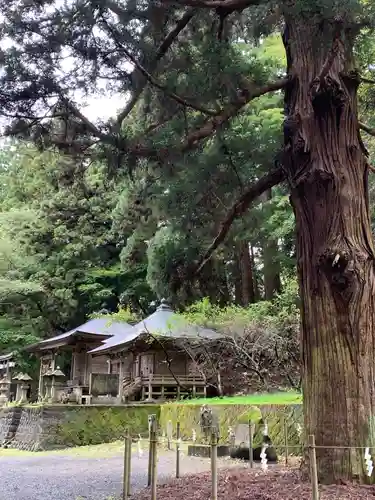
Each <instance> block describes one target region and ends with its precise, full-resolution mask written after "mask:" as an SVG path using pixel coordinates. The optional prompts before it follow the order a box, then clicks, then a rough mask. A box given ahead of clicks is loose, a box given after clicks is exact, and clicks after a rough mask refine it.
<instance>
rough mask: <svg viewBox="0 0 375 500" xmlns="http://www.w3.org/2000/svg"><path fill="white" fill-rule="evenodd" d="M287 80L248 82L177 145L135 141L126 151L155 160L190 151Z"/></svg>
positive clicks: (281, 86) (285, 83)
mask: <svg viewBox="0 0 375 500" xmlns="http://www.w3.org/2000/svg"><path fill="white" fill-rule="evenodd" d="M289 81H290V80H289V78H288V77H285V78H281V79H280V80H276V81H275V82H270V83H266V84H265V85H261V86H259V87H256V86H255V85H254V84H252V83H250V82H248V83H247V88H246V89H245V90H242V91H241V92H240V93H239V94H238V98H237V100H236V101H235V102H232V103H230V104H228V105H227V106H226V107H225V108H224V109H222V110H221V111H220V112H219V113H218V114H217V116H214V117H212V118H209V119H207V121H206V122H205V123H204V124H203V125H202V126H201V127H199V128H197V129H196V130H194V131H193V132H191V133H190V134H189V135H188V136H187V137H186V139H185V140H184V141H182V142H181V143H180V144H179V145H176V146H175V147H168V148H163V149H157V150H156V149H155V148H151V147H150V146H148V145H146V144H144V143H141V142H136V143H134V144H133V145H129V147H128V153H129V154H131V155H134V156H137V157H146V158H147V157H148V158H154V159H156V160H163V159H165V158H168V157H169V156H171V154H173V153H176V152H177V153H185V152H187V151H190V150H192V149H194V148H195V147H197V146H198V144H199V143H200V142H201V141H202V140H204V139H207V137H210V136H211V135H212V134H214V133H215V131H216V130H217V129H219V128H220V127H222V126H223V125H225V124H226V123H227V122H228V121H229V120H230V119H231V118H233V117H234V116H236V115H237V114H238V113H239V112H240V111H241V109H242V108H243V107H245V106H246V105H247V104H248V103H249V102H250V101H252V100H253V99H255V98H257V97H260V96H262V95H264V94H267V93H268V92H274V91H276V90H281V89H283V88H284V87H285V86H286V85H287V84H288V82H289Z"/></svg>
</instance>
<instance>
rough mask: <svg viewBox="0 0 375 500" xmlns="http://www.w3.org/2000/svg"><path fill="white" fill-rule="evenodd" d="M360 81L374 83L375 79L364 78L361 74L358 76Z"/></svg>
mask: <svg viewBox="0 0 375 500" xmlns="http://www.w3.org/2000/svg"><path fill="white" fill-rule="evenodd" d="M360 78H361V82H362V83H368V84H369V85H375V80H371V79H370V78H365V77H363V76H361V77H360Z"/></svg>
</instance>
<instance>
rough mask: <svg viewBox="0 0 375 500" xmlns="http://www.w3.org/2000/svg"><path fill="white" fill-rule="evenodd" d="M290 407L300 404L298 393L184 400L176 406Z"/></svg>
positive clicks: (300, 396) (271, 393) (272, 393)
mask: <svg viewBox="0 0 375 500" xmlns="http://www.w3.org/2000/svg"><path fill="white" fill-rule="evenodd" d="M204 403H206V404H208V405H291V404H298V403H302V395H301V394H299V393H298V392H270V393H265V394H251V395H249V396H234V397H224V398H210V399H204V398H201V399H186V400H184V401H179V402H178V404H186V405H202V404H204Z"/></svg>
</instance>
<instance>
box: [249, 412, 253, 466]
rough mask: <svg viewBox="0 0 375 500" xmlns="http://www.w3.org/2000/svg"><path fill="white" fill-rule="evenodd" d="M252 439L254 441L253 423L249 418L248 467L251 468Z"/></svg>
mask: <svg viewBox="0 0 375 500" xmlns="http://www.w3.org/2000/svg"><path fill="white" fill-rule="evenodd" d="M253 441H254V424H253V422H252V421H251V420H249V467H250V469H252V468H253V467H254V460H253Z"/></svg>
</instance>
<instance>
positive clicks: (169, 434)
mask: <svg viewBox="0 0 375 500" xmlns="http://www.w3.org/2000/svg"><path fill="white" fill-rule="evenodd" d="M172 438H173V424H172V420H168V424H167V439H168V451H171V449H172V446H171V441H172Z"/></svg>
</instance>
